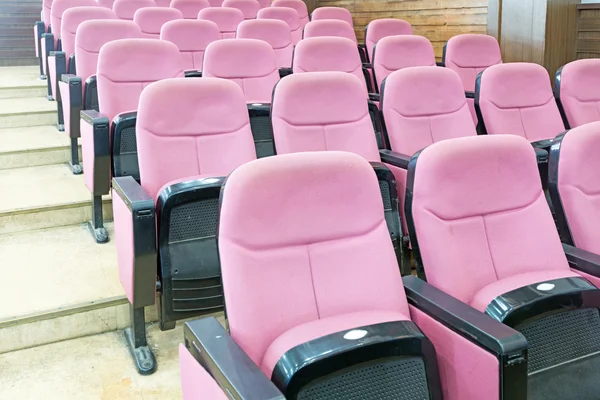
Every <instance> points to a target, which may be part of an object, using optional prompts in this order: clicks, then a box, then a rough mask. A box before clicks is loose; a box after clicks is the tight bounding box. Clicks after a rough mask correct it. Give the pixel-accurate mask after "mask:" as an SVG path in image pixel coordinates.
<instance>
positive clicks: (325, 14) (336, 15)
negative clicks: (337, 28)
mask: <svg viewBox="0 0 600 400" xmlns="http://www.w3.org/2000/svg"><path fill="white" fill-rule="evenodd" d="M311 17H312V18H311V20H312V21H318V20H320V19H339V20H342V21H346V22H347V23H349V24H350V25H351V26H354V23H353V22H352V14H350V11H348V10H346V9H345V8H342V7H319V8H315V10H314V11H313V12H312V14H311Z"/></svg>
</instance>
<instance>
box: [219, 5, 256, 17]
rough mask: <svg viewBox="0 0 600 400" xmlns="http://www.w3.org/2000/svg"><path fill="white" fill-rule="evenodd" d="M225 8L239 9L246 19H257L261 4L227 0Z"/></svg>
mask: <svg viewBox="0 0 600 400" xmlns="http://www.w3.org/2000/svg"><path fill="white" fill-rule="evenodd" d="M223 7H232V8H237V9H238V10H240V11H241V12H242V14H244V19H255V18H256V14H257V13H258V10H260V4H259V3H258V1H257V0H225V1H224V2H223Z"/></svg>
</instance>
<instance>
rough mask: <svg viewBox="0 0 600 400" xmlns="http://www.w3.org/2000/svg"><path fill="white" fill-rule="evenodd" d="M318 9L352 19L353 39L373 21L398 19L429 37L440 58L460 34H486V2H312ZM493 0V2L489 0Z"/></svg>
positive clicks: (364, 0)
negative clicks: (339, 12) (338, 11)
mask: <svg viewBox="0 0 600 400" xmlns="http://www.w3.org/2000/svg"><path fill="white" fill-rule="evenodd" d="M316 1H317V3H318V6H319V7H326V6H330V7H344V8H347V9H348V10H350V12H351V13H352V16H353V19H354V27H355V29H356V36H357V38H358V40H359V41H360V42H362V41H363V40H364V29H365V26H366V25H367V24H368V23H369V22H370V21H372V20H374V19H379V18H402V19H405V20H407V21H408V22H410V23H411V24H412V26H413V28H414V31H415V34H418V35H423V36H426V37H427V38H429V40H431V42H432V43H433V47H434V48H435V52H436V56H437V57H438V58H441V56H442V48H443V46H444V43H446V41H447V40H448V39H450V38H451V37H452V36H455V35H458V34H461V33H486V32H487V23H488V15H487V8H488V0H395V1H394V0H392V1H386V0H316ZM492 1H494V0H492Z"/></svg>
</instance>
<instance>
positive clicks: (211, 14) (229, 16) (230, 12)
mask: <svg viewBox="0 0 600 400" xmlns="http://www.w3.org/2000/svg"><path fill="white" fill-rule="evenodd" d="M198 19H206V20H209V21H213V22H214V23H215V24H217V25H218V27H219V30H220V31H221V32H235V30H236V29H237V27H238V25H239V24H240V22H242V21H243V20H244V14H242V12H241V11H240V10H238V9H237V8H232V7H219V8H217V7H209V8H204V9H202V10H200V12H199V13H198Z"/></svg>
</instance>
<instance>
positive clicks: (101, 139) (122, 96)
mask: <svg viewBox="0 0 600 400" xmlns="http://www.w3.org/2000/svg"><path fill="white" fill-rule="evenodd" d="M115 60H118V61H115ZM183 74H184V73H183V63H182V61H181V56H180V55H179V49H177V46H175V45H174V44H173V43H171V42H167V41H163V40H156V39H122V40H115V41H113V42H110V43H107V44H105V45H104V46H102V49H101V50H100V54H99V55H98V75H97V85H98V106H99V109H100V112H97V111H82V112H81V147H82V156H83V171H84V176H85V184H86V186H87V187H88V189H89V190H90V192H91V193H92V213H93V214H92V221H91V228H92V233H93V234H94V237H95V239H96V241H97V242H98V243H104V242H106V241H107V240H108V234H107V232H106V229H105V228H104V222H103V217H102V196H104V195H107V194H108V193H109V189H110V182H111V180H110V178H111V175H112V176H113V177H119V176H133V177H134V179H136V180H139V179H140V176H139V167H138V159H137V145H136V136H135V131H136V129H135V127H136V117H137V108H138V99H139V97H140V93H141V92H142V89H144V88H145V87H146V86H148V85H149V84H151V83H152V82H156V81H159V80H161V79H167V78H174V77H183Z"/></svg>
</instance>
